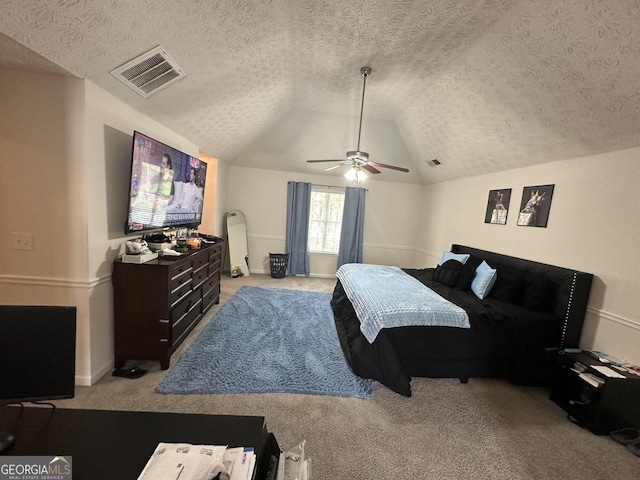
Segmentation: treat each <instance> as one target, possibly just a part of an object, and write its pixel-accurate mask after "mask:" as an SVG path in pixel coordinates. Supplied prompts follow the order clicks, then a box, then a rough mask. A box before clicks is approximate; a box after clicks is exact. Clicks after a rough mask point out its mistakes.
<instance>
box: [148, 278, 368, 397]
mask: <svg viewBox="0 0 640 480" xmlns="http://www.w3.org/2000/svg"><path fill="white" fill-rule="evenodd" d="M330 300H331V294H330V293H325V292H313V291H300V290H286V289H280V288H262V287H250V286H244V287H242V288H240V289H239V290H238V292H237V293H236V294H235V295H234V296H233V297H232V298H231V299H230V300H229V301H228V302H227V303H225V304H224V306H223V307H222V308H221V309H220V311H219V312H218V313H217V314H216V316H215V317H214V318H213V319H212V320H211V321H210V322H209V324H208V325H207V326H206V327H205V329H204V330H203V331H202V333H201V334H200V335H199V336H198V338H196V340H195V341H194V342H193V344H192V345H191V346H190V347H189V348H188V349H187V350H186V351H185V353H184V354H183V356H182V357H181V358H180V360H179V361H178V363H177V364H176V366H175V367H174V368H173V369H172V370H171V371H170V372H169V374H168V375H167V376H166V377H165V378H164V380H163V381H162V382H161V383H160V385H158V387H157V391H158V392H160V393H182V394H185V393H199V394H205V393H275V392H279V393H302V394H318V395H334V396H341V397H356V398H362V399H370V398H372V397H373V384H372V381H371V380H367V379H363V378H360V377H358V376H357V375H355V374H354V373H353V372H352V371H351V368H350V367H349V365H348V364H347V361H346V359H345V357H344V354H343V352H342V349H341V347H340V342H339V340H338V335H337V333H336V329H335V324H334V320H333V312H332V310H331V305H330V303H329V302H330Z"/></svg>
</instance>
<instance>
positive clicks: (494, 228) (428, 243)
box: [419, 149, 640, 364]
mask: <svg viewBox="0 0 640 480" xmlns="http://www.w3.org/2000/svg"><path fill="white" fill-rule="evenodd" d="M638 155H640V149H631V150H623V151H619V152H613V153H608V154H603V155H597V156H593V157H586V158H577V159H572V160H567V161H561V162H555V163H546V164H544V165H538V166H533V167H527V168H522V169H516V170H511V171H507V172H502V173H497V174H491V175H483V176H479V177H474V178H467V179H463V180H457V181H451V182H445V183H440V184H434V185H429V186H427V187H426V195H425V200H424V211H423V214H422V217H421V221H420V222H419V223H420V225H421V230H420V238H421V242H420V244H419V245H420V249H421V250H423V251H424V252H428V255H429V257H430V262H429V263H426V264H425V265H428V266H431V265H433V264H434V263H435V261H436V260H437V259H438V258H439V257H440V255H441V254H442V251H443V250H446V249H448V248H449V246H450V245H451V244H452V243H461V244H465V245H470V246H474V247H478V248H482V249H486V250H492V251H496V252H500V253H505V254H508V255H514V256H518V257H523V258H528V259H531V260H536V261H540V262H544V263H550V264H554V265H559V266H563V267H569V268H574V269H578V270H582V271H585V272H589V273H593V274H594V275H595V278H594V283H593V287H592V290H591V296H590V302H589V311H588V315H587V319H586V324H585V328H584V332H583V337H582V346H583V347H584V348H593V349H597V350H602V351H605V352H609V353H611V354H613V355H616V356H621V357H623V358H626V359H627V360H629V361H633V362H635V363H637V364H640V304H639V303H638V300H637V295H638V292H639V291H640V275H639V274H638V266H639V265H640V249H639V248H638V244H639V243H640V242H639V240H640V222H638V220H637V216H638V211H639V210H640V197H638V195H637V182H638V179H640V162H638V160H637V158H638ZM439 168H440V167H439ZM442 168H446V167H442ZM546 184H555V189H554V192H553V198H552V203H551V210H550V214H549V222H548V225H547V228H536V227H519V226H517V225H516V220H517V213H518V210H519V206H520V200H521V198H522V188H523V187H525V186H533V185H546ZM504 188H511V189H512V194H511V205H510V208H509V216H508V220H507V224H506V225H491V224H485V223H484V214H485V210H486V206H487V200H488V195H489V190H495V189H504Z"/></svg>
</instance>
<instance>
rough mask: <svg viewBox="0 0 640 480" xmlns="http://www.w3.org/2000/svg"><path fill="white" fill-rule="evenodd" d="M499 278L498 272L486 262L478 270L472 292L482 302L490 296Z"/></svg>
mask: <svg viewBox="0 0 640 480" xmlns="http://www.w3.org/2000/svg"><path fill="white" fill-rule="evenodd" d="M497 278H498V271H497V270H496V269H495V268H491V267H490V266H489V265H488V264H487V262H485V261H484V260H483V261H482V263H481V264H480V265H478V268H476V276H475V277H474V278H473V282H471V291H472V292H473V293H475V294H476V297H478V298H479V299H480V300H483V299H484V297H486V296H487V295H489V291H491V287H493V285H494V284H495V283H496V279H497Z"/></svg>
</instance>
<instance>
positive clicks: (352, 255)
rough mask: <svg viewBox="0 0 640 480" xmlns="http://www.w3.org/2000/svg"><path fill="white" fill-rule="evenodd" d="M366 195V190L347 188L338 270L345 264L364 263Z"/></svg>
mask: <svg viewBox="0 0 640 480" xmlns="http://www.w3.org/2000/svg"><path fill="white" fill-rule="evenodd" d="M364 194H365V189H364V188H357V187H347V188H346V189H345V192H344V211H343V213H342V231H341V232H340V247H339V250H338V268H340V267H341V266H342V265H344V264H345V263H362V243H363V231H364Z"/></svg>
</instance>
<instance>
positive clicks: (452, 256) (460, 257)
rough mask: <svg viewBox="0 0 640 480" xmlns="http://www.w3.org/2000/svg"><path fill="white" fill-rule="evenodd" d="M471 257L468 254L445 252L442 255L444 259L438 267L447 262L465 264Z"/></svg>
mask: <svg viewBox="0 0 640 480" xmlns="http://www.w3.org/2000/svg"><path fill="white" fill-rule="evenodd" d="M470 256H471V255H469V254H468V253H451V252H444V253H443V254H442V258H441V259H440V262H439V263H438V265H442V264H443V263H444V262H446V261H447V260H457V261H458V262H460V263H462V264H464V263H465V262H466V261H467V260H469V257H470Z"/></svg>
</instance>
